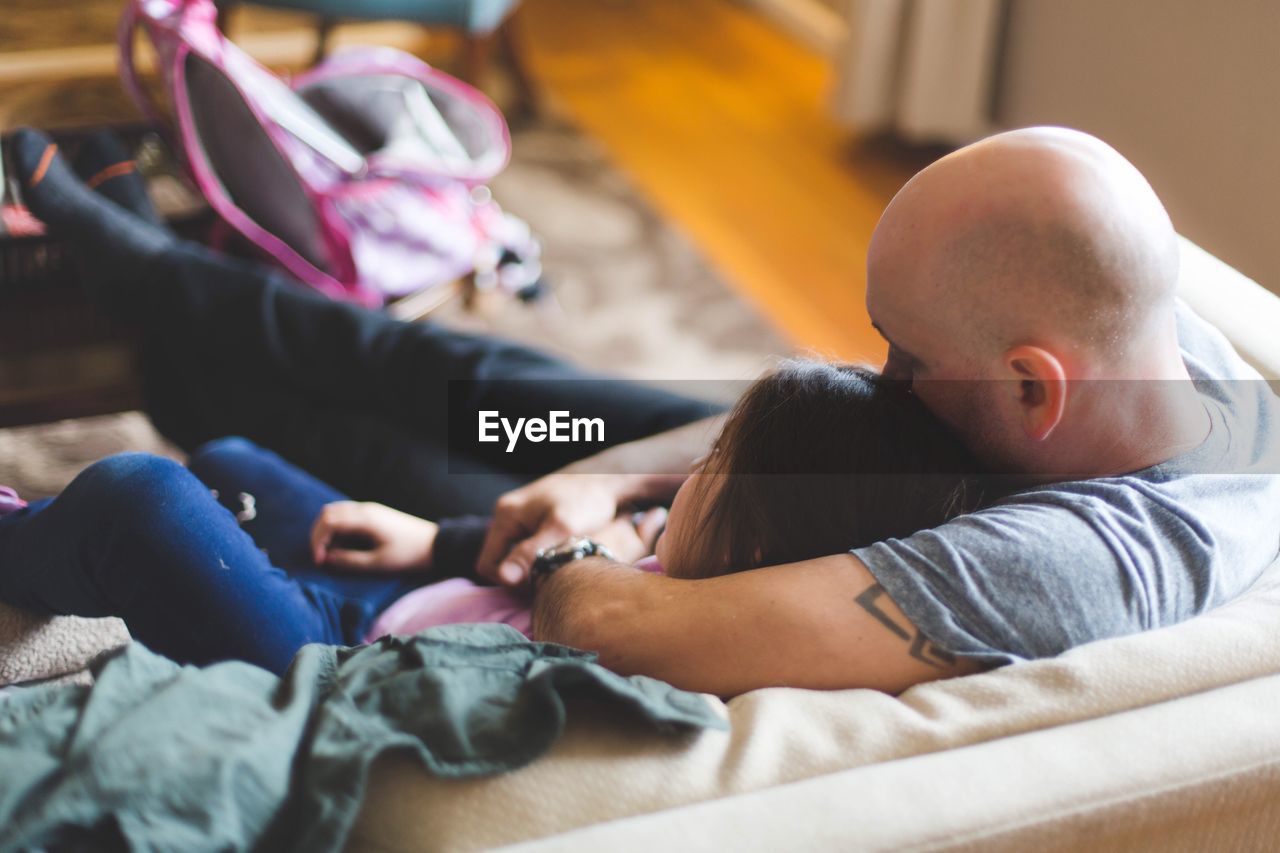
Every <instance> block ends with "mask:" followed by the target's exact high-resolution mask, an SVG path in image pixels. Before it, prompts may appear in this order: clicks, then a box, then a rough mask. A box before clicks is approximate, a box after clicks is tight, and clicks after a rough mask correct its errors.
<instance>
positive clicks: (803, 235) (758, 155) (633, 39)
mask: <svg viewBox="0 0 1280 853" xmlns="http://www.w3.org/2000/svg"><path fill="white" fill-rule="evenodd" d="M522 15H523V20H521V21H520V22H519V23H521V24H522V25H523V26H522V33H521V34H522V35H523V36H524V41H525V43H526V44H527V46H528V51H529V53H530V58H531V61H532V62H531V64H532V66H533V69H534V71H535V76H536V77H538V79H539V81H540V83H541V85H542V86H543V87H544V88H545V90H546V91H547V92H548V93H549V94H550V97H551V98H552V99H553V101H554V103H555V105H556V106H557V107H558V108H559V109H561V110H562V111H564V112H566V113H567V114H568V115H569V116H571V117H572V118H573V120H575V121H576V122H577V123H578V124H579V125H580V126H581V127H582V128H583V129H584V130H586V131H587V132H588V133H589V134H590V135H592V136H594V137H596V138H597V139H599V140H600V141H601V142H602V143H603V144H604V145H605V146H606V148H607V149H608V151H609V153H610V155H611V157H612V159H613V160H614V161H615V162H616V163H618V164H619V165H620V166H621V167H622V168H623V169H624V170H625V171H626V172H628V173H629V174H630V175H631V176H632V177H633V179H634V180H635V182H636V183H637V185H638V186H639V187H640V189H641V190H642V192H644V193H646V194H647V195H648V196H649V197H650V199H651V201H652V202H654V203H655V204H656V205H657V206H658V207H660V208H661V209H662V210H663V211H664V212H665V213H666V214H667V215H668V216H669V217H670V218H672V219H674V220H675V221H677V222H678V223H680V225H681V226H682V227H683V228H684V229H685V231H686V232H687V233H688V234H690V235H691V236H692V237H693V238H694V240H695V241H696V242H697V244H698V245H699V246H700V247H701V249H702V251H703V252H704V254H705V255H706V256H707V257H708V258H709V259H710V260H711V261H712V262H713V263H714V264H716V265H717V267H718V268H719V269H720V270H721V271H722V272H723V273H724V275H725V277H726V278H727V279H728V280H729V281H731V282H732V283H733V284H734V285H735V286H737V287H739V288H740V289H741V290H742V292H743V293H744V294H745V295H746V296H747V297H749V298H750V299H752V300H754V301H755V302H756V303H757V304H758V305H759V306H760V307H761V309H762V310H763V311H764V312H765V313H766V314H767V315H768V316H770V317H772V318H773V319H774V321H775V322H776V323H777V324H778V325H779V326H780V327H781V328H782V329H783V331H785V332H786V333H788V334H789V335H790V336H791V338H792V339H793V340H795V341H796V342H797V343H798V344H799V345H800V346H802V347H807V348H813V349H815V350H817V351H820V352H822V353H824V354H829V355H836V356H841V357H847V358H858V357H863V358H872V359H877V358H879V357H881V356H882V354H883V351H884V350H883V347H884V345H883V343H882V342H881V341H880V339H879V336H878V335H877V334H876V333H875V331H874V330H873V329H872V328H871V326H870V321H869V319H868V318H867V316H866V311H865V310H864V308H863V291H864V287H865V266H864V265H865V258H866V249H867V242H868V240H869V238H870V235H871V231H872V229H873V228H874V227H875V223H876V221H877V219H878V218H879V216H880V212H881V211H882V210H883V208H884V206H885V204H886V203H887V202H888V201H889V199H890V198H891V197H892V196H893V194H894V193H895V192H896V191H897V190H898V188H899V187H901V185H902V184H903V183H904V182H905V181H906V180H907V178H909V177H910V176H911V175H912V174H913V173H914V172H915V171H916V170H917V169H918V168H920V167H921V166H922V165H924V164H925V163H927V162H928V157H927V156H924V155H921V154H919V153H915V152H910V151H904V150H902V149H899V148H896V147H895V146H893V145H891V144H887V143H877V142H869V143H861V144H860V143H858V142H857V141H856V140H854V139H853V138H852V137H851V135H850V134H849V133H848V132H847V131H846V130H844V129H842V128H840V127H837V126H836V125H835V123H834V122H833V121H832V120H831V119H830V118H828V110H827V107H826V99H827V98H828V97H829V90H830V85H831V81H830V74H829V66H828V63H827V62H825V61H824V60H823V59H822V58H821V57H819V56H817V55H816V54H815V53H813V52H811V51H809V50H806V49H805V48H804V47H802V46H801V45H800V44H798V43H797V42H796V41H794V40H792V39H791V38H789V37H788V36H786V35H784V34H782V33H781V32H780V31H778V30H777V29H775V28H774V27H773V26H771V25H770V24H769V23H768V22H766V21H765V20H763V19H762V18H761V17H759V15H758V14H756V13H754V12H751V11H749V10H748V9H746V8H744V7H743V6H740V5H737V4H735V3H732V2H729V0H634V2H628V0H611V2H606V1H605V0H594V2H581V0H528V2H527V3H526V5H525V9H524V11H523V12H522Z"/></svg>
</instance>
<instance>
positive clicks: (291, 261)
mask: <svg viewBox="0 0 1280 853" xmlns="http://www.w3.org/2000/svg"><path fill="white" fill-rule="evenodd" d="M139 27H141V28H142V29H143V31H144V32H145V33H146V34H147V35H148V37H149V38H150V41H151V43H152V45H153V46H154V47H155V50H156V53H157V56H158V60H159V67H160V71H161V75H162V80H163V83H164V91H165V92H166V93H167V94H168V97H169V100H170V102H171V105H172V110H171V111H169V112H170V114H171V115H172V119H171V120H170V119H169V118H167V117H166V111H165V110H163V109H162V108H161V107H160V106H159V105H157V104H156V103H155V102H154V101H153V100H152V98H151V97H150V96H149V95H148V94H147V92H146V90H145V89H144V88H143V87H142V85H141V83H140V81H139V79H138V74H137V70H136V67H135V64H134V59H133V47H134V40H135V36H136V33H137V31H138V29H139ZM119 45H120V71H121V77H122V79H123V82H124V85H125V88H126V89H127V90H128V92H129V93H130V95H131V96H132V97H133V99H134V100H135V101H136V102H137V104H138V105H139V107H140V108H141V109H142V110H143V111H144V112H145V113H146V114H147V116H148V117H149V118H150V119H151V120H152V121H153V122H155V123H156V124H157V125H158V126H159V127H160V128H162V129H163V130H165V131H166V132H167V133H168V134H169V135H170V136H171V139H172V141H173V142H174V147H175V148H176V149H177V150H178V151H180V152H181V154H182V157H183V160H184V163H185V165H186V168H187V170H188V172H189V174H190V176H191V179H192V180H193V181H194V183H195V185H196V187H197V188H198V189H199V190H200V192H201V193H202V194H203V195H204V196H205V198H206V199H207V200H208V202H209V204H210V206H211V207H212V208H213V209H214V211H215V212H216V213H217V214H218V215H219V216H220V217H221V218H222V219H223V220H224V221H225V222H226V223H227V224H229V225H230V226H231V227H232V228H233V229H235V230H236V231H237V232H239V233H240V234H241V235H243V236H244V237H245V238H246V239H248V240H249V241H250V242H251V243H253V244H254V245H255V246H257V247H258V248H260V249H261V250H262V251H263V252H265V253H266V254H267V255H269V256H270V257H271V258H274V259H275V260H276V261H277V262H279V263H280V264H281V265H282V266H283V267H284V268H285V269H286V270H288V271H289V272H290V273H291V274H292V275H293V276H294V277H296V278H298V279H299V280H301V281H303V282H305V283H306V284H308V285H310V286H312V287H314V288H316V289H317V290H319V291H321V292H322V293H325V294H327V295H329V296H332V297H334V298H341V299H350V300H354V301H357V302H360V303H363V304H365V305H370V306H379V305H382V304H384V303H385V302H386V301H387V300H388V299H392V298H396V297H399V296H403V295H406V294H409V293H414V292H419V291H423V290H426V289H429V288H433V287H437V286H440V285H443V284H446V283H449V282H452V281H455V280H457V279H459V278H462V277H464V276H467V275H474V276H475V282H476V285H477V287H478V288H480V289H485V288H500V289H502V290H506V291H509V292H521V291H522V290H524V289H525V288H528V287H531V286H533V285H535V284H536V283H537V280H538V278H539V276H540V273H541V268H540V265H539V255H540V248H539V245H538V242H537V240H536V239H534V238H533V237H532V235H531V234H530V232H529V228H528V226H527V225H525V223H523V222H522V221H521V220H519V219H517V218H515V217H514V216H511V215H510V214H508V213H505V212H503V211H502V210H501V208H499V207H498V205H497V204H496V203H495V202H494V201H493V199H492V197H491V195H490V193H489V191H488V189H487V188H486V187H485V186H484V185H483V184H484V182H485V181H487V180H489V179H491V178H492V177H493V176H495V175H496V174H498V173H499V172H500V171H502V169H503V168H504V167H505V166H506V164H507V161H508V158H509V156H510V152H511V140H510V137H509V135H508V131H507V125H506V122H505V120H504V119H503V117H502V114H501V113H500V112H499V111H498V109H497V107H495V106H494V105H493V103H492V102H491V101H489V99H488V98H486V97H485V96H484V95H483V94H481V93H480V92H479V91H477V90H476V89H474V88H473V87H471V86H468V85H467V84H465V83H463V82H462V81H460V80H458V79H456V78H454V77H451V76H449V75H447V74H444V73H442V72H440V71H437V70H435V69H433V68H431V67H430V66H428V65H427V64H426V63H424V62H422V61H421V60H419V59H417V58H416V57H414V56H411V55H409V54H406V53H403V52H400V51H395V50H390V49H386V48H362V49H357V50H353V51H348V52H345V53H342V54H339V55H337V56H335V57H334V58H332V59H330V60H328V61H326V62H324V63H322V64H321V65H319V66H317V67H316V68H314V69H312V70H310V71H308V72H306V73H304V74H301V75H299V76H298V77H296V78H294V79H293V80H292V84H291V85H290V84H288V83H286V82H285V81H283V80H281V79H280V78H279V77H277V76H276V75H275V74H273V73H272V72H271V71H269V70H268V69H266V68H264V67H263V66H261V65H260V64H258V63H257V62H256V61H255V60H254V59H252V58H251V57H250V56H248V55H247V54H246V53H244V51H242V50H241V49H240V48H238V47H237V46H236V45H235V44H233V43H231V42H230V41H228V40H227V39H226V38H225V37H224V36H223V34H222V33H221V32H220V31H219V30H218V28H217V25H216V10H215V8H214V5H213V2H212V0H128V3H127V4H126V7H125V10H124V14H123V16H122V17H121V21H120V28H119Z"/></svg>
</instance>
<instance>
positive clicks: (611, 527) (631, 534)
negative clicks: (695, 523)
mask: <svg viewBox="0 0 1280 853" xmlns="http://www.w3.org/2000/svg"><path fill="white" fill-rule="evenodd" d="M666 523H667V511H666V510H665V509H664V508H662V507H660V506H659V507H654V508H653V509H650V510H646V511H645V512H642V513H636V514H635V515H634V516H631V515H620V516H618V517H617V518H615V519H614V520H613V521H612V522H610V523H609V524H608V525H606V526H605V527H602V528H600V529H599V530H597V531H595V532H594V533H592V534H591V538H592V539H594V540H595V541H597V542H599V543H600V544H601V545H604V546H605V547H606V548H608V549H609V550H610V551H612V552H613V554H614V556H615V557H617V558H618V559H619V560H620V561H621V562H624V563H634V562H635V561H636V560H639V559H641V558H643V557H647V556H649V555H650V554H652V553H653V545H654V541H655V540H656V539H657V538H658V534H659V533H661V532H662V527H663V525H665V524H666Z"/></svg>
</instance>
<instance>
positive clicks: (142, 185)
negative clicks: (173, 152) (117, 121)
mask: <svg viewBox="0 0 1280 853" xmlns="http://www.w3.org/2000/svg"><path fill="white" fill-rule="evenodd" d="M72 166H73V167H74V168H75V171H76V174H78V175H79V176H80V178H81V179H82V180H83V181H84V182H85V186H86V187H88V188H89V189H91V190H93V191H94V192H97V193H99V194H100V195H102V196H104V197H105V198H107V199H109V200H111V201H113V202H115V203H116V204H117V205H119V206H120V207H123V208H124V209H125V210H127V211H129V212H130V213H132V214H133V215H134V216H137V217H138V218H139V219H143V220H145V221H147V222H149V223H150V224H152V225H156V226H163V225H164V220H163V219H162V218H161V217H160V214H159V213H157V212H156V208H155V205H153V204H152V203H151V197H150V196H148V195H147V184H146V181H144V180H143V179H142V176H141V175H140V174H138V169H137V164H136V163H134V160H133V152H131V151H130V150H129V148H128V146H127V145H125V144H124V141H123V140H121V139H120V137H119V136H117V135H116V134H114V133H112V132H111V131H109V130H98V131H94V132H93V133H92V134H90V135H89V136H88V137H87V138H86V139H85V140H84V142H83V143H81V145H80V150H79V151H77V152H76V156H75V160H74V161H73V162H72Z"/></svg>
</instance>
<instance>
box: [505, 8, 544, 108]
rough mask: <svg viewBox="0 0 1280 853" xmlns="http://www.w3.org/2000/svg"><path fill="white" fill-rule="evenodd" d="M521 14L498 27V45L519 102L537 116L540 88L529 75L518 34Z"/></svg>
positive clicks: (511, 17) (515, 13)
mask: <svg viewBox="0 0 1280 853" xmlns="http://www.w3.org/2000/svg"><path fill="white" fill-rule="evenodd" d="M519 14H520V12H519V10H517V11H516V12H514V13H513V14H511V15H510V16H509V17H508V18H507V19H506V20H505V21H503V22H502V26H500V27H498V44H499V47H500V48H501V49H502V54H503V58H504V59H505V60H506V63H507V69H508V70H509V71H510V72H511V79H512V81H513V82H514V83H515V87H516V98H517V102H518V103H519V104H520V106H521V107H522V108H523V109H524V111H525V112H526V113H527V114H528V115H530V116H536V115H537V114H538V113H539V106H540V104H539V98H538V87H537V85H536V84H535V83H534V82H533V77H532V76H531V75H530V74H529V64H528V62H527V61H526V59H525V52H524V46H523V45H522V44H521V43H520V34H519V33H518V32H516V30H517V29H518V26H519V25H518V23H517V21H516V19H517V17H518V16H519Z"/></svg>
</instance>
